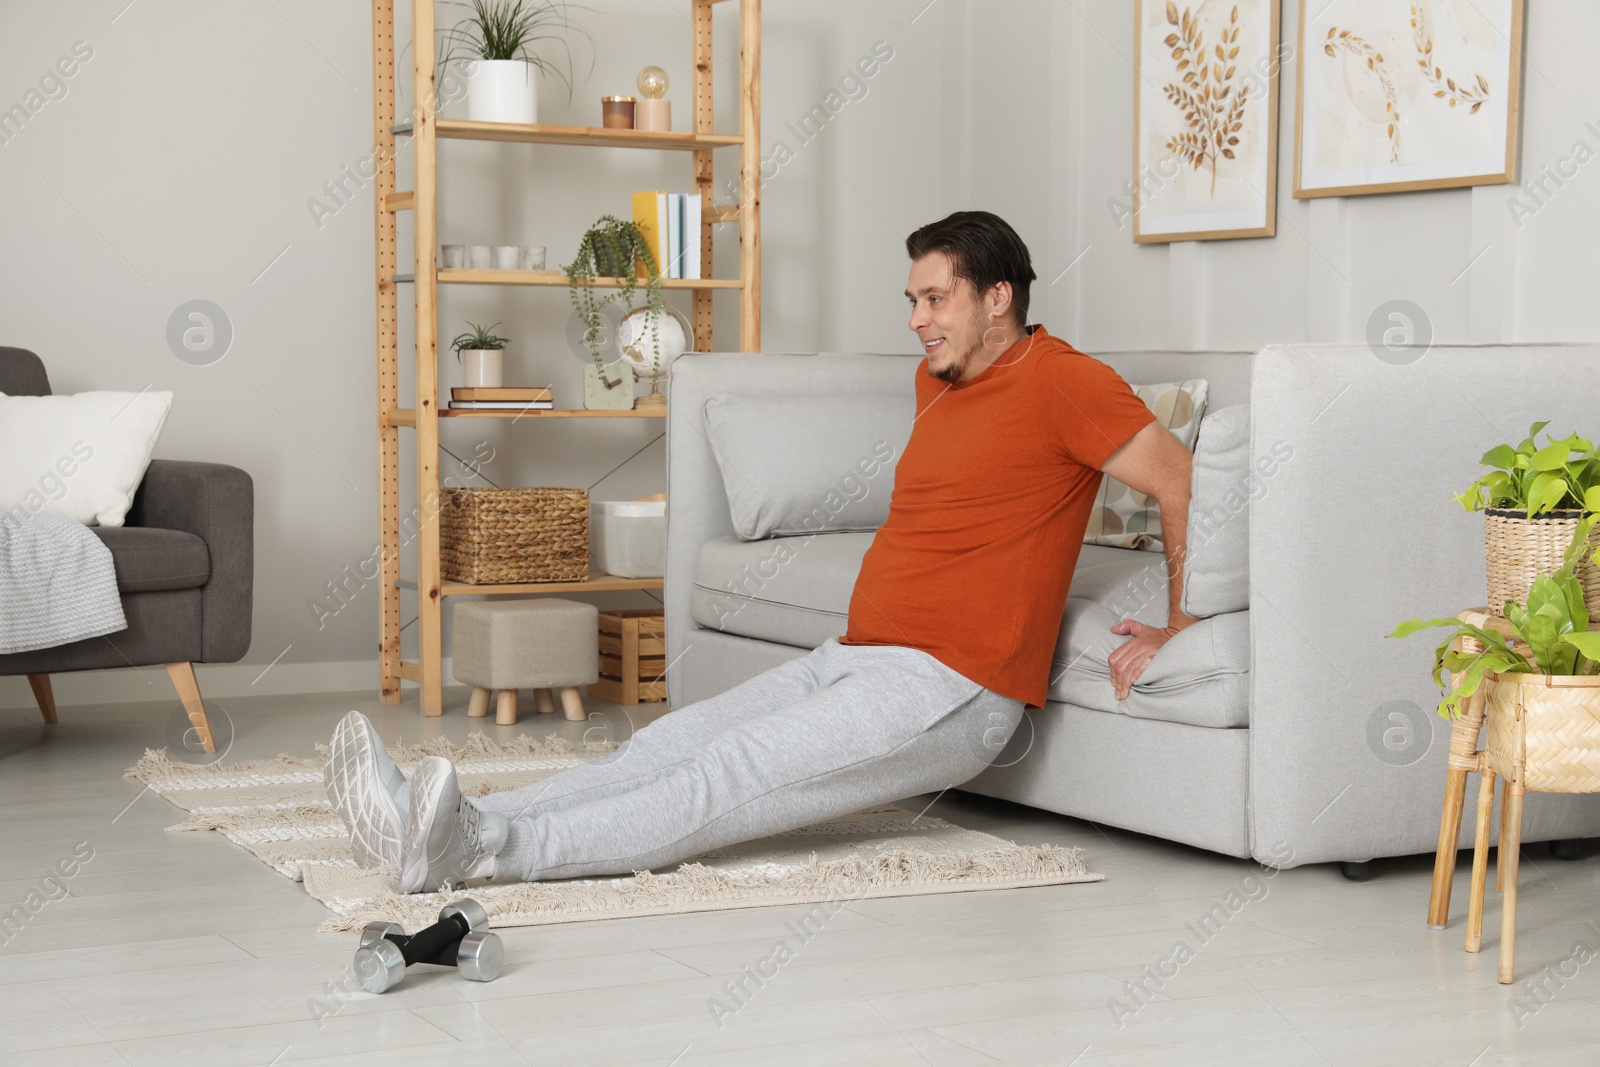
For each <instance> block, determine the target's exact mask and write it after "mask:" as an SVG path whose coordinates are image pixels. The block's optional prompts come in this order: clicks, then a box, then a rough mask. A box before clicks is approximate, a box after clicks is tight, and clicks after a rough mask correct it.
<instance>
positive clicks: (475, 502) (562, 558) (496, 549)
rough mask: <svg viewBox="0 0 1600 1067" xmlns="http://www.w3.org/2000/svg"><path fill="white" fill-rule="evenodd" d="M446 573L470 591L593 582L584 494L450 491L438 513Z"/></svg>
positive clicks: (586, 495) (580, 491) (570, 491)
mask: <svg viewBox="0 0 1600 1067" xmlns="http://www.w3.org/2000/svg"><path fill="white" fill-rule="evenodd" d="M439 559H440V571H441V573H442V574H443V576H444V578H445V580H447V581H452V582H467V583H470V584H472V585H504V584H507V583H512V582H581V581H584V580H586V579H587V578H588V577H589V493H588V491H587V490H584V489H555V488H542V489H450V490H446V492H445V495H444V507H443V508H442V509H441V510H440V512H439Z"/></svg>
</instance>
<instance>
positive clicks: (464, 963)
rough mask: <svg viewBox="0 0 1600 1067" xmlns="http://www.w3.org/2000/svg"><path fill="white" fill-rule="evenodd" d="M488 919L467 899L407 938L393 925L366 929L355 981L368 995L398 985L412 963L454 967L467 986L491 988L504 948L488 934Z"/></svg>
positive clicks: (448, 907) (497, 937)
mask: <svg viewBox="0 0 1600 1067" xmlns="http://www.w3.org/2000/svg"><path fill="white" fill-rule="evenodd" d="M488 927H489V915H488V913H487V912H485V911H484V910H483V905H482V904H479V903H478V902H477V901H476V900H473V899H471V898H470V897H464V898H462V899H461V900H458V901H456V902H455V903H454V904H446V905H445V906H444V907H443V908H441V909H440V910H439V921H438V922H436V923H434V924H433V925H432V926H429V927H426V928H424V929H422V930H418V931H417V932H416V933H414V934H411V935H410V936H407V935H406V933H405V932H404V929H403V928H402V927H401V926H400V925H399V924H397V923H388V922H382V923H368V924H367V925H366V927H365V928H363V929H362V931H361V947H360V948H358V949H356V958H355V969H356V975H357V977H359V978H360V979H361V987H362V988H363V989H365V990H366V991H367V992H369V993H383V992H386V991H387V990H390V989H393V988H394V987H395V986H397V985H399V984H400V982H401V981H402V980H403V979H404V978H405V976H406V968H407V967H409V966H411V965H412V964H413V963H433V964H438V965H440V966H443V967H454V968H456V970H458V971H460V972H461V977H463V978H465V979H467V980H468V981H471V982H492V981H494V980H495V978H496V977H497V976H498V975H499V974H500V965H501V963H502V962H504V960H505V946H504V945H502V944H501V942H500V935H498V934H496V933H493V932H491V931H490V930H489V928H488Z"/></svg>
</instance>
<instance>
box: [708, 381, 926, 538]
mask: <svg viewBox="0 0 1600 1067" xmlns="http://www.w3.org/2000/svg"><path fill="white" fill-rule="evenodd" d="M913 407H914V405H913V404H912V402H911V398H910V397H907V396H904V395H900V394H893V395H891V394H875V393H849V394H844V395H834V396H825V395H819V396H801V397H796V396H771V397H753V396H737V397H736V396H730V395H728V394H726V393H718V394H716V395H714V396H710V397H707V398H706V402H705V421H706V437H707V440H708V441H709V442H710V444H711V451H712V452H713V454H715V456H716V458H717V467H718V469H720V470H721V471H722V486H723V489H724V490H726V492H727V494H728V509H729V512H730V514H731V515H732V518H733V529H734V532H735V533H737V534H738V535H739V536H740V537H741V538H743V539H744V540H746V541H754V540H759V539H761V538H765V537H785V536H791V535H796V534H807V533H831V532H836V531H840V530H876V529H877V528H878V527H879V526H882V525H883V524H884V523H885V522H887V521H889V494H890V492H891V491H892V490H893V488H894V467H895V464H896V463H897V462H899V459H900V454H901V453H902V452H904V451H905V447H906V442H907V441H908V440H909V439H910V437H911V422H912V418H913V416H914V414H915V412H914V411H913Z"/></svg>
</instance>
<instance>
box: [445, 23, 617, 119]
mask: <svg viewBox="0 0 1600 1067" xmlns="http://www.w3.org/2000/svg"><path fill="white" fill-rule="evenodd" d="M450 6H451V7H460V8H466V9H467V11H468V12H469V14H468V15H467V16H466V18H464V19H462V21H460V22H458V23H456V25H454V26H452V27H451V28H450V29H448V30H445V31H444V33H443V35H442V36H443V39H444V44H445V50H444V53H443V58H442V59H441V61H440V63H441V65H443V64H444V63H449V62H452V61H456V60H461V59H491V60H493V59H520V60H523V61H525V62H527V63H531V64H532V65H533V66H534V67H535V68H537V69H538V70H539V71H540V72H541V73H544V74H548V75H550V76H551V77H553V78H555V79H557V80H559V81H560V82H561V83H562V84H563V85H565V86H566V87H567V96H568V98H569V99H570V98H571V95H572V79H571V77H570V76H569V74H568V71H569V70H570V69H571V67H572V47H571V46H570V45H569V44H568V43H567V38H566V36H565V35H566V33H567V32H569V31H571V32H576V33H580V34H582V35H583V36H584V37H585V38H588V37H589V34H588V33H587V32H586V31H584V30H583V28H582V27H580V26H576V25H574V24H573V22H572V20H571V19H570V18H569V17H568V16H567V8H568V7H569V6H570V5H568V4H566V3H565V2H564V0H470V2H467V3H460V2H452V3H451V5H450ZM542 41H556V42H559V43H560V45H561V49H562V51H563V52H565V53H566V69H563V67H562V66H561V65H560V64H558V63H555V62H552V61H551V60H548V59H545V58H544V57H543V56H540V55H539V54H538V53H537V52H535V51H534V48H535V46H536V45H538V44H539V43H540V42H542ZM590 41H591V43H593V39H592V38H590ZM591 66H592V64H591Z"/></svg>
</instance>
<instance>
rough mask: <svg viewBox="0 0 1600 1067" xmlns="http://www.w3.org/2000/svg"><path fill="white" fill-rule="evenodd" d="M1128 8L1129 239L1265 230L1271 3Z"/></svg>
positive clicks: (1277, 50)
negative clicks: (1131, 18)
mask: <svg viewBox="0 0 1600 1067" xmlns="http://www.w3.org/2000/svg"><path fill="white" fill-rule="evenodd" d="M1133 6H1134V79H1133V112H1134V122H1133V125H1134V143H1133V182H1132V189H1131V193H1130V201H1131V208H1132V216H1133V241H1134V243H1135V244H1156V243H1163V242H1171V241H1217V240H1231V239H1235V238H1245V237H1272V236H1274V234H1275V233H1276V232H1277V188H1278V181H1277V177H1278V71H1279V68H1280V67H1281V65H1282V62H1283V60H1284V58H1285V52H1284V50H1283V48H1282V44H1281V40H1280V32H1281V31H1280V24H1279V7H1280V4H1279V0H1183V2H1180V0H1134V5H1133ZM1202 53H1203V54H1204V58H1202Z"/></svg>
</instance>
